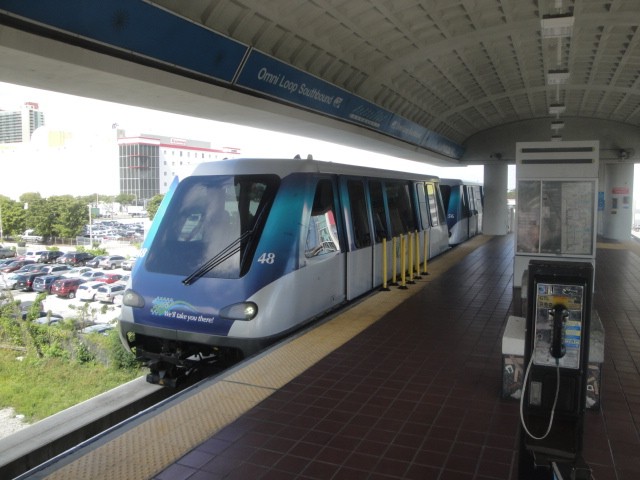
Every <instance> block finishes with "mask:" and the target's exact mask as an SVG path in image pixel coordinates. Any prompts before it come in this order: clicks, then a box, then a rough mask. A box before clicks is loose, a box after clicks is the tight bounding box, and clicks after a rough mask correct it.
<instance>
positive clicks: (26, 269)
mask: <svg viewBox="0 0 640 480" xmlns="http://www.w3.org/2000/svg"><path fill="white" fill-rule="evenodd" d="M43 267H44V263H28V264H27V265H23V266H22V267H20V268H19V269H18V270H16V271H15V273H32V272H39V271H40V270H42V268H43Z"/></svg>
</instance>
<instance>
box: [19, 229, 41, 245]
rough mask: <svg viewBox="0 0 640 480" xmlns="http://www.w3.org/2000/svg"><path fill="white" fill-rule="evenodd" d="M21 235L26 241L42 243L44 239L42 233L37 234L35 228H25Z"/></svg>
mask: <svg viewBox="0 0 640 480" xmlns="http://www.w3.org/2000/svg"><path fill="white" fill-rule="evenodd" d="M21 236H22V240H23V241H25V242H33V243H40V242H42V240H43V238H42V235H36V234H35V232H34V231H33V229H29V230H25V231H24V233H23V234H22V235H21Z"/></svg>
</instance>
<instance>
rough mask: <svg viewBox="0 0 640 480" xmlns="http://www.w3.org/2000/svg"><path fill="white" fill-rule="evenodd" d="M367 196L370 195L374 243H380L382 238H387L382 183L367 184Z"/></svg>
mask: <svg viewBox="0 0 640 480" xmlns="http://www.w3.org/2000/svg"><path fill="white" fill-rule="evenodd" d="M369 194H370V195H371V210H372V213H373V228H374V232H375V239H376V243H380V242H382V239H383V238H387V239H388V238H389V235H388V234H387V232H388V227H387V225H389V222H388V221H387V211H386V209H385V208H384V193H383V191H382V183H381V182H378V181H370V182H369Z"/></svg>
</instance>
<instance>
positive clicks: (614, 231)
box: [598, 163, 634, 241]
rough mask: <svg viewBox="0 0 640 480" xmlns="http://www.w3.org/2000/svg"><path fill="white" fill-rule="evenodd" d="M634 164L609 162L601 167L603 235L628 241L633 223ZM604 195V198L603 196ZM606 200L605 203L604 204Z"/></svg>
mask: <svg viewBox="0 0 640 480" xmlns="http://www.w3.org/2000/svg"><path fill="white" fill-rule="evenodd" d="M633 168H634V166H633V164H632V163H607V164H604V165H603V168H601V169H600V179H599V181H600V185H603V187H601V189H600V194H599V195H600V207H599V210H600V211H599V212H598V213H600V214H602V223H601V225H602V231H599V232H598V233H600V234H601V235H602V236H603V237H605V238H608V239H611V240H620V241H627V240H629V238H630V236H631V227H632V224H633ZM603 175H604V178H603ZM602 197H604V198H602ZM602 200H604V205H602Z"/></svg>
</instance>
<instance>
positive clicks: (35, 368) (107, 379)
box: [0, 349, 143, 423]
mask: <svg viewBox="0 0 640 480" xmlns="http://www.w3.org/2000/svg"><path fill="white" fill-rule="evenodd" d="M20 355H22V353H21V352H19V351H16V350H11V349H0V378H2V381H1V382H0V408H5V407H13V408H14V409H15V411H16V413H19V414H23V415H25V420H26V421H28V422H30V423H32V422H35V421H38V420H41V419H43V418H46V417H48V416H50V415H53V414H54V413H57V412H59V411H61V410H64V409H66V408H69V407H71V406H73V405H76V404H78V403H80V402H83V401H85V400H88V399H89V398H92V397H95V396H96V395H98V394H100V393H103V392H106V391H107V390H110V389H112V388H115V387H117V386H119V385H122V384H123V383H126V382H128V381H130V380H133V379H134V378H137V377H139V376H141V375H142V374H143V371H142V370H135V369H131V370H123V369H114V368H109V367H107V366H105V365H102V364H100V363H98V362H91V363H86V364H79V363H77V362H69V361H68V360H65V359H63V358H57V357H44V358H35V357H32V356H28V357H25V358H24V359H23V360H17V357H19V356H20Z"/></svg>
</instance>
